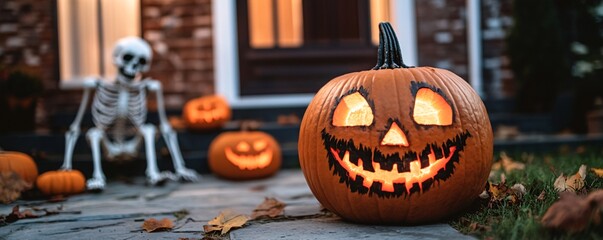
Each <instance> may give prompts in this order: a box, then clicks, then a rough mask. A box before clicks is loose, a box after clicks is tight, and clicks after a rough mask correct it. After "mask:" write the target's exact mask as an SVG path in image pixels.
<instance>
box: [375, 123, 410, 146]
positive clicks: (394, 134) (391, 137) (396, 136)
mask: <svg viewBox="0 0 603 240" xmlns="http://www.w3.org/2000/svg"><path fill="white" fill-rule="evenodd" d="M381 145H389V146H404V147H408V139H407V138H406V134H404V132H403V131H402V129H400V127H399V126H398V124H396V123H395V122H394V123H392V126H391V127H390V128H389V130H388V131H387V133H386V134H385V136H384V137H383V140H381Z"/></svg>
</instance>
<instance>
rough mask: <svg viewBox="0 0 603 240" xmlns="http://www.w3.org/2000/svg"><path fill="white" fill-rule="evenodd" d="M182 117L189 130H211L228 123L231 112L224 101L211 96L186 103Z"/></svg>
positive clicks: (219, 97)
mask: <svg viewBox="0 0 603 240" xmlns="http://www.w3.org/2000/svg"><path fill="white" fill-rule="evenodd" d="M182 115H183V116H182V117H183V118H184V122H185V123H186V125H187V126H188V127H189V128H194V129H211V128H218V127H221V126H222V125H224V123H226V122H228V121H229V120H230V117H231V115H232V111H231V110H230V106H229V105H228V102H227V101H226V99H224V98H223V97H221V96H217V95H213V96H205V97H200V98H196V99H192V100H190V101H188V102H187V103H186V104H185V105H184V109H183V110H182Z"/></svg>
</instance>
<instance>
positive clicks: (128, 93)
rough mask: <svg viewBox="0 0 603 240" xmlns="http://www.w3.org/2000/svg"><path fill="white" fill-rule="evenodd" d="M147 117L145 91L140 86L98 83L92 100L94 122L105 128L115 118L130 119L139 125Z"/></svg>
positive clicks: (113, 121)
mask: <svg viewBox="0 0 603 240" xmlns="http://www.w3.org/2000/svg"><path fill="white" fill-rule="evenodd" d="M146 118H147V101H146V92H145V89H144V88H142V87H138V88H123V87H122V88H120V87H119V86H118V85H114V84H103V85H100V86H99V87H98V88H97V90H96V95H95V97H94V101H93V102H92V120H93V121H94V124H95V125H96V126H97V127H99V128H102V129H106V128H107V127H109V126H110V125H112V124H113V123H115V121H116V120H117V119H130V121H131V122H132V124H134V125H135V126H140V125H142V124H144V122H145V121H146Z"/></svg>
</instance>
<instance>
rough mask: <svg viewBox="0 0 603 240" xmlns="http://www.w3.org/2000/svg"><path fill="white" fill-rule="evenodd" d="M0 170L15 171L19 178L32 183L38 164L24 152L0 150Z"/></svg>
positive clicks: (35, 176) (36, 173)
mask: <svg viewBox="0 0 603 240" xmlns="http://www.w3.org/2000/svg"><path fill="white" fill-rule="evenodd" d="M0 172H15V173H17V174H18V175H19V177H21V179H23V180H24V181H26V182H28V183H32V184H33V183H34V182H35V181H36V178H37V177H38V166H37V165H36V162H34V160H33V159H32V158H31V157H30V156H29V155H27V154H25V153H21V152H12V151H0Z"/></svg>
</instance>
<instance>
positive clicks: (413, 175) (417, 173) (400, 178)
mask: <svg viewBox="0 0 603 240" xmlns="http://www.w3.org/2000/svg"><path fill="white" fill-rule="evenodd" d="M449 149H450V154H448V156H446V157H443V158H440V159H436V158H435V153H434V152H433V149H432V150H431V153H429V155H428V158H429V166H427V167H425V168H421V162H420V160H419V156H417V159H416V160H414V161H412V162H410V172H398V166H397V164H394V165H393V168H392V170H391V171H387V170H382V169H381V164H379V163H378V162H372V164H373V169H374V170H375V171H374V172H371V171H366V170H364V167H363V160H362V159H361V158H358V164H354V163H352V162H350V152H349V151H345V153H344V155H343V159H342V158H341V157H339V156H340V155H339V153H338V152H337V150H335V149H333V148H331V154H333V156H334V157H335V159H336V160H337V161H338V162H339V164H340V165H341V166H342V167H343V168H344V169H345V170H346V171H347V172H348V173H349V177H350V179H352V180H356V176H361V177H362V178H363V179H364V181H363V182H362V185H363V186H365V187H367V188H371V186H372V185H373V182H380V183H381V191H384V192H394V184H400V183H404V185H405V187H406V192H408V193H410V189H411V188H412V186H413V184H415V183H419V187H421V188H422V187H423V186H422V185H421V183H422V182H424V181H425V180H427V179H430V178H434V177H435V176H436V175H437V174H438V171H440V169H445V168H446V164H447V163H448V161H450V159H451V158H452V156H454V152H455V151H456V147H455V146H452V147H450V148H449ZM421 191H422V189H421Z"/></svg>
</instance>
